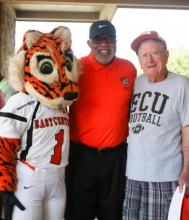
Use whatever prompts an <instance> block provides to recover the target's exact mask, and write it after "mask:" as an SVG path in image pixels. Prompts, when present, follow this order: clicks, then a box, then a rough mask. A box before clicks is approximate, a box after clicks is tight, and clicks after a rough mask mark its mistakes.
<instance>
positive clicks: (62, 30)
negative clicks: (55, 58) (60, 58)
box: [51, 26, 72, 51]
mask: <svg viewBox="0 0 189 220" xmlns="http://www.w3.org/2000/svg"><path fill="white" fill-rule="evenodd" d="M51 34H54V35H55V36H56V37H58V38H60V39H62V40H63V41H64V43H63V48H62V49H63V50H65V51H66V50H68V49H70V48H71V44H72V35H71V32H70V29H69V28H67V27H64V26H59V27H57V28H55V29H54V30H52V31H51Z"/></svg>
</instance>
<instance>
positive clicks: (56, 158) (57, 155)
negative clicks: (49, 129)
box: [51, 129, 64, 165]
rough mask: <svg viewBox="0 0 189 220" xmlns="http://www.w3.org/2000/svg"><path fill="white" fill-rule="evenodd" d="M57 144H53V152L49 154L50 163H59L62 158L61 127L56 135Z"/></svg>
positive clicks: (62, 136) (62, 140) (62, 131)
mask: <svg viewBox="0 0 189 220" xmlns="http://www.w3.org/2000/svg"><path fill="white" fill-rule="evenodd" d="M55 139H56V141H57V144H56V145H55V146H54V154H53V155H52V156H51V163H53V164H57V165H58V164H60V163H61V159H62V145H63V142H64V130H63V129H61V130H60V131H59V132H58V133H57V134H56V135H55Z"/></svg>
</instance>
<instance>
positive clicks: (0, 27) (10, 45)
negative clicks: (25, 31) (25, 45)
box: [0, 3, 16, 76]
mask: <svg viewBox="0 0 189 220" xmlns="http://www.w3.org/2000/svg"><path fill="white" fill-rule="evenodd" d="M15 24H16V23H15V15H14V11H13V10H12V9H11V7H10V6H9V5H7V4H3V3H0V75H2V76H6V73H7V60H8V57H9V56H10V55H12V54H13V53H14V50H15V49H14V48H15Z"/></svg>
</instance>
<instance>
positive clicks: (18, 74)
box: [8, 50, 26, 91]
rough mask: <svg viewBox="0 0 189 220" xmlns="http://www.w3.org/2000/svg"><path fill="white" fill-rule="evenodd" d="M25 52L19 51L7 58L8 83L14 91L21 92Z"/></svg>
mask: <svg viewBox="0 0 189 220" xmlns="http://www.w3.org/2000/svg"><path fill="white" fill-rule="evenodd" d="M25 53H26V52H25V51H24V50H21V51H19V52H18V53H17V54H16V55H14V56H13V57H10V58H9V65H8V82H9V85H10V86H11V87H12V88H13V89H14V90H15V91H22V89H23V87H24V64H25Z"/></svg>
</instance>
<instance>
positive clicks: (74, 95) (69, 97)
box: [64, 92, 79, 100]
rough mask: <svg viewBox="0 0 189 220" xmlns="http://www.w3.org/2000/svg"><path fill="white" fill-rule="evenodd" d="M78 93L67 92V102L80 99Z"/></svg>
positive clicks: (65, 95)
mask: <svg viewBox="0 0 189 220" xmlns="http://www.w3.org/2000/svg"><path fill="white" fill-rule="evenodd" d="M78 96H79V95H78V92H67V93H65V94H64V99H65V100H75V99H77V98H78Z"/></svg>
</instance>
